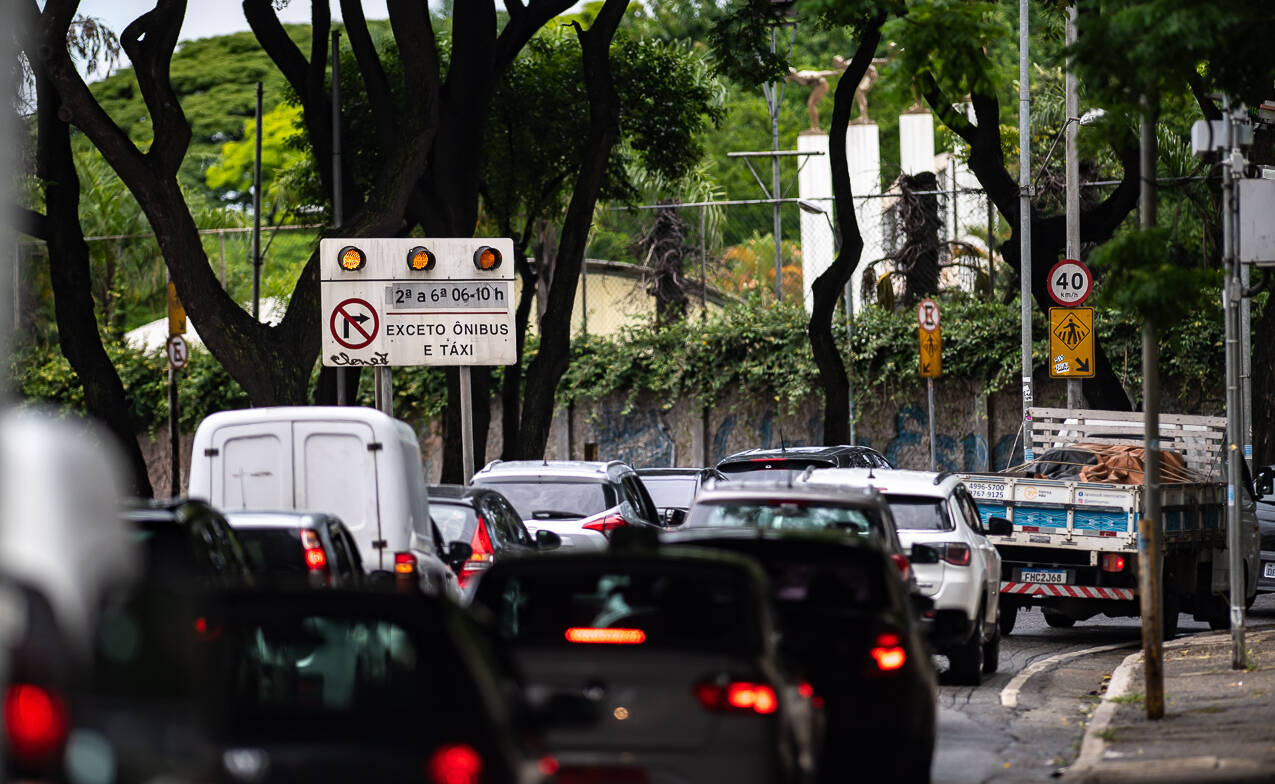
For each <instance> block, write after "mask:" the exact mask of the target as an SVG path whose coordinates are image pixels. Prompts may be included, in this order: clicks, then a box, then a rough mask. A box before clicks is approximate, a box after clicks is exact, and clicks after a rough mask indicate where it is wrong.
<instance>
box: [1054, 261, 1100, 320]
mask: <svg viewBox="0 0 1275 784" xmlns="http://www.w3.org/2000/svg"><path fill="white" fill-rule="evenodd" d="M1068 264H1071V265H1073V266H1076V267H1079V268H1080V271H1081V272H1080V274H1083V275H1084V278H1085V289H1084V291H1082V292H1080V296H1079V297H1077V298H1076V299H1074V300H1071V301H1068V300H1065V299H1063V298H1062V297H1060V296H1059V295H1058V292H1057V291H1055V290H1054V282H1055V281H1056V280H1057V278H1056V277H1055V276H1056V275H1057V274H1058V270H1060V269H1062V268H1063V267H1065V266H1067V265H1068ZM1046 288H1048V289H1049V296H1050V298H1052V299H1053V301H1054V302H1057V303H1058V304H1059V305H1062V306H1063V307H1064V308H1074V307H1077V306H1078V305H1081V304H1083V303H1084V301H1085V300H1087V299H1089V294H1090V293H1091V292H1093V272H1091V271H1090V270H1089V267H1088V266H1086V265H1085V263H1084V262H1083V261H1080V260H1078V259H1063V260H1062V261H1060V262H1058V263H1057V264H1055V265H1054V266H1052V267H1050V268H1049V278H1048V279H1047V280H1046Z"/></svg>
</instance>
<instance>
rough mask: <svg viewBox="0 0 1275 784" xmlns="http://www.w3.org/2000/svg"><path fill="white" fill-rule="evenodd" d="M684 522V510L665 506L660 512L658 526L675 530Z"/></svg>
mask: <svg viewBox="0 0 1275 784" xmlns="http://www.w3.org/2000/svg"><path fill="white" fill-rule="evenodd" d="M684 522H686V510H685V509H678V508H677V507H675V506H667V507H665V508H663V509H661V510H660V525H662V526H664V527H665V528H676V527H678V526H679V525H681V524H682V523H684Z"/></svg>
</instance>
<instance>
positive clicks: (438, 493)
mask: <svg viewBox="0 0 1275 784" xmlns="http://www.w3.org/2000/svg"><path fill="white" fill-rule="evenodd" d="M428 495H429V500H430V501H431V502H433V501H438V502H440V503H449V502H460V503H467V504H471V505H472V503H473V501H474V499H476V498H479V497H481V496H484V495H499V493H498V492H497V491H495V490H493V489H491V488H490V487H479V486H475V485H430V486H429V490H428Z"/></svg>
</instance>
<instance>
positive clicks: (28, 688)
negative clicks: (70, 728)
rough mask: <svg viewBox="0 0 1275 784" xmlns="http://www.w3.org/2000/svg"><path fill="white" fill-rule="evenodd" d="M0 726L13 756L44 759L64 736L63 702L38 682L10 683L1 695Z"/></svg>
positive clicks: (30, 760)
mask: <svg viewBox="0 0 1275 784" xmlns="http://www.w3.org/2000/svg"><path fill="white" fill-rule="evenodd" d="M4 726H5V731H6V733H7V735H8V737H9V748H10V749H11V750H12V752H13V756H14V757H15V758H17V759H18V760H19V761H20V762H23V763H27V764H31V763H38V762H44V761H46V760H48V759H50V758H51V757H53V756H54V755H56V754H57V752H58V749H59V748H60V747H61V745H62V743H63V741H65V740H66V731H67V716H66V705H65V704H64V703H63V702H62V700H61V699H59V698H58V697H57V696H55V695H53V694H52V693H50V692H49V691H47V690H45V689H42V688H41V687H39V686H35V685H32V684H29V683H19V684H14V685H12V686H10V687H9V688H8V690H7V691H6V692H5V695H4Z"/></svg>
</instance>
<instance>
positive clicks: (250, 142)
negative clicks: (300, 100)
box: [204, 103, 313, 212]
mask: <svg viewBox="0 0 1275 784" xmlns="http://www.w3.org/2000/svg"><path fill="white" fill-rule="evenodd" d="M300 125H301V107H300V106H296V105H294V104H289V103H281V104H279V105H277V106H275V107H274V108H273V109H271V110H269V111H267V112H265V113H264V114H263V115H262V117H261V131H262V132H261V180H262V183H263V184H264V188H263V191H262V207H263V209H265V210H266V211H267V212H274V209H275V205H277V204H278V202H279V201H280V200H281V198H284V197H286V196H288V195H289V194H287V193H286V191H283V190H281V188H280V186H281V184H282V183H284V182H286V180H283V179H281V178H280V177H279V175H280V174H282V173H283V172H285V171H287V170H289V169H291V168H292V167H294V166H296V165H298V164H302V163H311V162H313V159H312V158H311V157H310V156H309V155H307V154H306V153H304V152H303V151H301V150H298V149H296V148H295V147H293V146H292V145H291V144H289V140H290V139H291V138H292V137H293V136H294V135H295V134H296V133H297V128H298V127H300ZM256 146H257V121H256V119H255V118H248V119H247V120H244V121H243V138H242V139H237V140H232V141H228V142H226V143H225V144H223V145H222V147H221V153H220V156H219V157H218V158H217V160H216V161H214V162H213V163H212V164H211V165H209V167H208V169H207V170H206V171H205V172H204V182H205V183H206V184H207V185H208V187H209V189H211V190H212V191H214V192H218V193H221V194H223V198H224V199H226V200H233V201H238V202H244V203H251V201H252V177H253V165H254V161H255V159H256Z"/></svg>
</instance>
